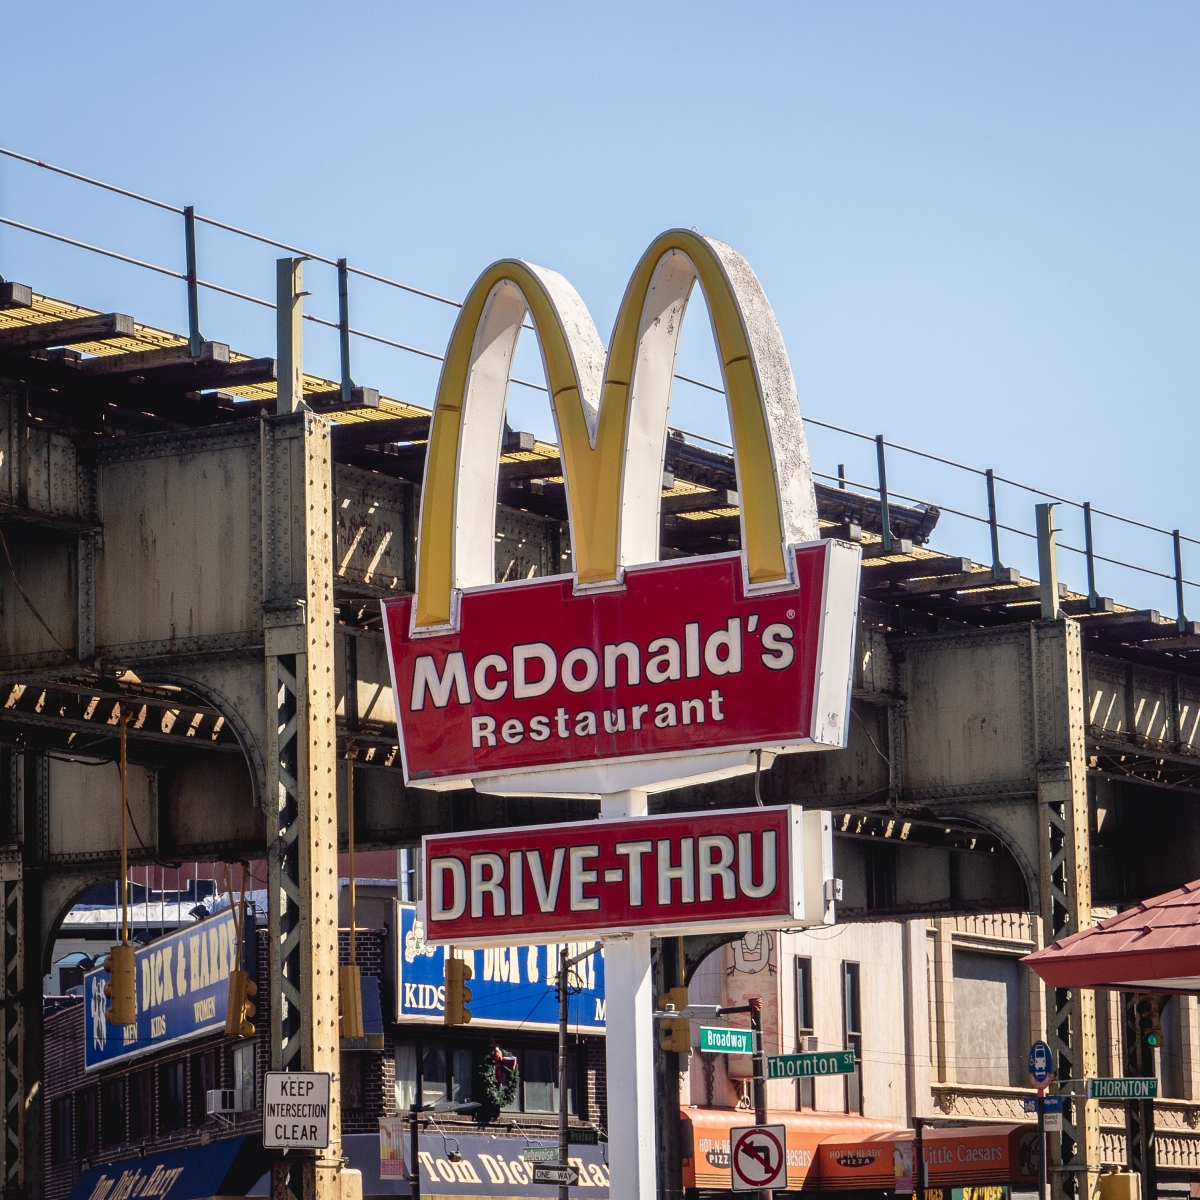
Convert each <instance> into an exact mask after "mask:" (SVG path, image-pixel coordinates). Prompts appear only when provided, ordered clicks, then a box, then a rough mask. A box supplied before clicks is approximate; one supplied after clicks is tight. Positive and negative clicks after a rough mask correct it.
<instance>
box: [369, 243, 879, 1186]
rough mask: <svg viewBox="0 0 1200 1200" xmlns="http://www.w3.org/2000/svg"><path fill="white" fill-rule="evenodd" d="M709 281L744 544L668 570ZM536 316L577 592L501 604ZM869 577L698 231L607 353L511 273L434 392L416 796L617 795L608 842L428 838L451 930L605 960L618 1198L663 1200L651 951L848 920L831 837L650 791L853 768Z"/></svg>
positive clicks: (400, 691) (570, 309) (758, 301)
mask: <svg viewBox="0 0 1200 1200" xmlns="http://www.w3.org/2000/svg"><path fill="white" fill-rule="evenodd" d="M697 283H699V284H700V288H701V290H702V292H703V293H704V297H705V300H706V301H707V307H708V314H709V317H710V321H711V325H712V332H713V338H714V341H715V343H716V349H717V355H718V359H719V361H720V364H721V373H722V378H723V382H724V390H725V395H726V400H727V403H728V409H729V419H730V429H731V431H732V435H733V442H734V456H735V459H736V463H737V478H738V500H737V508H738V524H739V528H740V542H739V546H740V548H739V549H738V550H737V551H736V552H733V553H724V554H720V555H714V556H708V557H698V558H693V559H688V560H675V561H672V562H660V561H659V542H660V531H661V508H662V504H661V500H662V490H663V488H662V484H663V464H664V461H665V453H666V446H667V439H668V436H669V431H668V412H669V406H670V398H671V386H672V380H673V378H674V369H675V356H676V352H677V350H678V345H679V335H680V330H681V327H682V321H683V317H684V314H685V311H686V308H687V302H688V298H689V297H690V295H691V292H692V289H693V287H694V286H695V285H696V284H697ZM527 318H529V319H530V320H531V321H532V325H533V328H534V330H535V331H536V333H537V338H538V345H539V348H540V350H541V353H542V362H543V365H544V367H545V371H546V381H547V384H548V389H547V390H548V393H549V396H550V402H551V407H552V409H553V413H554V420H555V424H556V427H557V431H558V444H559V451H560V455H561V476H562V484H561V486H562V488H563V491H564V494H565V499H566V504H567V511H568V516H569V519H570V547H571V550H570V566H571V570H570V574H569V575H560V576H554V577H550V578H541V579H527V580H516V581H500V582H497V581H496V578H495V542H496V536H495V535H496V500H497V487H498V480H499V471H498V459H499V458H500V453H501V447H502V444H503V438H504V430H505V412H506V405H507V392H508V384H509V378H510V373H511V368H512V362H513V354H514V352H515V350H516V345H517V340H518V338H519V337H520V335H521V330H522V328H523V327H524V325H525V322H526V319H527ZM551 486H555V487H556V486H559V485H557V484H551ZM859 565H860V551H859V547H858V546H856V545H853V544H851V543H849V542H845V541H840V540H837V539H828V540H823V539H822V538H821V530H820V528H819V526H818V522H817V506H816V494H815V492H814V489H813V481H812V471H811V468H810V466H809V460H808V446H807V442H806V440H805V436H804V425H803V421H802V419H801V414H800V406H799V403H798V401H797V399H796V389H795V384H794V382H793V379H792V371H791V366H790V365H789V363H788V359H787V352H786V350H785V349H784V345H783V338H782V336H781V334H780V331H779V326H778V324H777V322H776V320H775V316H774V314H773V313H772V311H771V306H770V304H769V303H768V301H767V298H766V295H765V294H764V293H763V290H762V287H761V285H760V284H759V282H758V279H757V278H756V276H755V275H754V272H753V271H752V270H751V269H750V266H749V264H748V263H747V262H746V261H745V259H743V258H742V257H741V255H739V254H738V253H737V252H736V251H734V250H733V249H732V248H731V247H729V246H726V245H724V244H723V243H721V242H718V241H715V240H714V239H712V238H707V237H704V236H702V235H701V234H699V233H697V232H695V231H689V230H683V229H674V230H670V231H668V232H667V233H664V234H662V235H661V236H660V237H658V238H657V239H656V240H655V241H654V243H653V244H652V245H651V246H650V248H649V249H648V250H647V251H646V253H645V255H643V257H642V259H641V261H640V262H639V263H638V265H637V268H636V269H635V271H634V273H633V277H632V278H631V280H630V282H629V286H628V288H627V289H626V292H625V296H624V299H623V300H622V302H621V306H620V309H619V310H618V313H617V318H616V321H615V323H614V327H613V335H612V340H611V342H610V343H609V349H608V353H607V354H606V353H605V351H604V347H603V345H602V344H601V342H600V338H599V335H598V333H597V332H596V327H595V324H594V323H593V321H592V319H591V317H590V315H589V314H588V311H587V309H586V308H585V307H584V305H583V302H582V300H581V299H580V298H579V295H578V294H577V293H576V292H575V290H574V289H573V288H572V287H571V285H570V284H569V283H568V282H567V281H566V280H565V279H563V278H562V276H560V275H557V274H555V273H554V272H553V271H547V270H545V269H543V268H541V267H535V266H532V265H531V264H529V263H526V262H521V261H517V260H506V261H502V262H497V263H494V264H493V265H492V266H491V267H489V268H488V269H487V270H486V271H484V272H483V274H482V275H481V276H480V277H479V279H478V280H477V281H476V282H475V284H474V286H473V287H472V288H471V290H470V292H469V293H468V294H467V297H466V299H465V300H464V302H463V305H462V308H461V310H460V312H459V316H458V320H457V321H456V323H455V326H454V332H453V333H452V334H451V337H450V344H449V346H448V347H447V350H446V356H445V359H444V361H443V366H442V373H441V378H440V380H439V382H438V391H437V400H436V403H435V405H434V410H433V417H432V421H431V424H430V432H429V442H428V448H427V450H426V456H425V470H424V475H423V481H422V485H421V515H420V522H419V529H418V538H417V555H416V572H415V587H414V589H413V595H412V597H411V598H407V597H406V598H403V599H395V600H385V601H384V602H383V617H384V630H385V637H386V643H387V648H388V657H389V663H390V667H391V677H392V689H393V690H392V694H393V697H394V701H395V711H396V723H397V727H398V731H399V740H400V754H401V760H402V762H403V766H404V774H405V779H406V780H407V782H409V783H410V784H412V785H414V786H417V787H424V788H434V789H443V788H457V787H464V786H466V785H472V786H474V787H475V789H476V790H477V791H481V792H491V793H496V794H502V795H545V796H560V797H577V796H585V797H599V798H600V801H601V803H600V816H601V820H600V821H598V822H588V823H587V824H586V826H585V825H582V824H572V825H562V826H555V827H553V828H551V827H543V828H534V829H519V828H518V829H505V830H502V831H498V832H489V833H470V832H467V833H461V832H460V833H456V834H455V835H453V837H444V838H427V839H426V842H425V851H426V858H425V862H426V905H427V909H426V937H427V940H428V941H430V942H432V943H439V944H450V943H455V944H462V945H486V944H489V943H490V944H513V943H517V942H522V941H548V940H553V939H561V940H572V939H574V938H575V937H577V936H585V935H598V936H601V937H604V939H605V964H604V968H605V983H606V992H607V995H606V1006H607V1024H608V1028H609V1036H608V1038H607V1039H606V1054H607V1068H608V1069H607V1079H608V1090H609V1103H608V1114H609V1142H610V1144H612V1145H614V1146H618V1147H620V1154H619V1155H617V1156H615V1157H614V1158H613V1161H612V1185H611V1190H612V1195H614V1196H620V1197H621V1200H652V1197H653V1196H654V1194H655V1175H656V1156H655V1147H654V1086H653V1063H654V1059H653V1044H654V1020H653V1012H654V996H653V987H652V982H653V981H652V977H651V972H650V938H651V934H652V933H655V932H663V933H666V932H670V933H673V934H682V933H685V932H687V931H688V930H689V929H693V928H695V929H709V930H713V929H728V930H731V931H736V930H739V929H750V928H755V927H761V926H763V925H765V926H766V927H768V928H781V927H787V926H795V925H801V924H822V923H829V922H832V920H833V917H834V914H833V904H832V895H833V892H832V889H830V890H826V889H825V886H824V885H825V882H826V880H827V879H831V878H832V850H831V845H832V839H831V835H830V824H829V817H828V814H821V813H815V814H808V813H805V814H803V815H801V814H800V813H799V810H796V809H793V808H792V807H791V806H784V807H782V808H778V809H759V810H757V811H756V812H754V811H752V812H750V813H746V812H732V813H731V812H725V813H720V814H715V813H705V814H695V813H693V814H688V815H687V816H686V817H682V816H681V817H679V818H658V819H656V820H650V819H649V814H648V802H647V794H648V793H649V792H654V791H662V790H666V789H668V788H672V787H678V786H679V785H681V784H683V783H685V782H693V783H695V782H701V781H704V780H712V779H720V778H725V777H727V776H730V775H737V774H745V773H748V772H750V771H755V770H758V769H760V768H769V767H770V765H771V763H772V761H773V759H774V757H775V755H777V754H780V753H785V752H797V751H805V750H821V749H834V748H841V747H843V746H845V744H846V741H847V735H848V727H849V720H850V689H851V680H852V677H853V659H854V638H855V632H856V627H857V613H858V578H859ZM614 1031H619V1032H618V1033H616V1034H614ZM768 1132H769V1131H765V1130H764V1131H763V1133H762V1134H761V1135H756V1136H755V1137H752V1138H751V1139H750V1140H748V1141H747V1142H746V1148H745V1151H744V1155H743V1157H744V1158H745V1159H746V1164H747V1165H746V1170H747V1172H748V1173H749V1174H751V1175H752V1174H754V1172H755V1171H756V1170H757V1171H758V1172H759V1174H760V1175H761V1174H767V1175H770V1173H771V1170H772V1168H773V1167H774V1168H776V1170H775V1174H778V1173H780V1172H781V1171H782V1170H783V1161H782V1160H783V1153H782V1141H781V1140H780V1142H779V1146H780V1152H779V1154H778V1156H777V1158H778V1162H776V1157H775V1156H773V1152H772V1150H771V1149H770V1139H769V1137H768ZM759 1136H761V1137H762V1138H764V1139H766V1140H765V1141H762V1142H761V1143H760V1141H759V1140H758V1138H759ZM755 1161H757V1162H758V1163H759V1166H758V1167H757V1168H755V1166H754V1165H753V1164H754V1162H755ZM772 1178H774V1176H772ZM735 1186H736V1185H735ZM754 1186H757V1187H764V1186H767V1187H769V1186H770V1180H767V1181H766V1182H764V1181H763V1180H762V1179H759V1180H758V1182H757V1183H756V1184H755V1185H754Z"/></svg>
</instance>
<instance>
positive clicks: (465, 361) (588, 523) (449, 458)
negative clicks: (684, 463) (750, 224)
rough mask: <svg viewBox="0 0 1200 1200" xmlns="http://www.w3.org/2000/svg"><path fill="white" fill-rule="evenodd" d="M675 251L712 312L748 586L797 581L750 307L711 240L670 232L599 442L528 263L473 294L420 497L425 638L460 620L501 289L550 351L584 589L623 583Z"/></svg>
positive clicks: (625, 322)
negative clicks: (470, 452) (666, 267)
mask: <svg viewBox="0 0 1200 1200" xmlns="http://www.w3.org/2000/svg"><path fill="white" fill-rule="evenodd" d="M674 251H679V252H682V253H683V254H686V255H687V257H688V258H689V260H690V261H691V263H692V265H693V267H694V269H695V272H696V276H697V279H698V281H699V283H700V287H701V289H702V290H703V292H704V296H705V299H706V300H707V302H708V306H709V311H710V312H711V314H712V324H713V332H714V335H715V339H716V343H717V351H718V354H719V355H720V359H721V367H722V371H723V373H724V376H725V386H726V391H727V394H728V398H729V411H730V418H731V424H732V428H733V438H734V444H735V447H736V450H737V456H738V487H739V494H740V499H741V503H742V509H743V512H744V535H743V547H744V550H745V554H746V559H747V568H748V572H749V578H750V581H751V582H752V583H769V582H773V581H776V580H782V579H785V578H786V577H787V565H786V561H785V557H784V555H785V549H784V546H783V514H782V507H781V504H780V497H779V489H778V483H777V479H776V472H775V456H774V454H773V452H772V447H771V439H770V434H769V432H768V428H767V417H766V411H765V406H764V400H763V395H762V389H761V386H760V384H759V380H758V376H757V373H756V371H755V368H754V359H753V353H752V349H751V345H750V335H749V332H748V330H747V328H746V324H745V320H744V316H743V313H742V310H741V307H740V305H739V304H738V301H737V297H736V296H735V295H734V292H733V288H732V287H731V285H730V283H729V280H728V279H727V277H726V275H725V271H724V269H723V267H722V265H721V263H720V261H719V259H718V258H717V256H716V253H715V252H714V250H713V249H712V247H711V246H710V245H709V244H708V242H707V241H705V239H704V238H702V237H700V236H699V235H697V234H693V233H689V232H687V231H684V230H671V231H669V232H668V233H664V234H662V235H661V236H660V237H658V238H657V239H656V240H655V241H654V242H653V243H652V244H651V246H650V247H649V249H648V250H647V251H646V252H645V254H644V255H643V256H642V259H641V261H640V262H639V263H638V265H637V267H636V269H635V270H634V273H633V276H632V278H631V279H630V282H629V285H628V287H627V288H626V291H625V296H624V298H623V300H622V302H621V308H620V311H619V312H618V315H617V320H616V324H615V326H614V330H613V337H612V342H611V345H610V348H609V353H608V357H607V359H606V362H605V369H604V380H603V384H602V387H601V398H600V411H599V413H598V415H597V419H596V429H595V434H594V436H593V435H592V433H591V432H590V431H589V429H588V422H587V419H586V416H585V413H584V407H583V404H582V400H581V396H580V384H579V380H578V378H577V376H576V372H575V365H574V361H573V359H572V356H571V351H570V347H569V345H568V341H567V337H566V334H565V332H564V330H563V327H562V318H561V314H560V313H559V311H558V308H557V306H556V305H555V303H554V301H553V299H552V298H551V296H550V295H549V294H548V293H547V291H546V290H545V288H544V287H543V285H542V282H541V280H540V279H539V278H538V276H537V275H536V273H535V272H533V271H531V270H530V269H529V267H528V266H527V265H526V264H525V263H523V262H520V261H519V260H503V261H501V262H497V263H494V264H493V265H492V266H490V267H489V268H488V269H487V270H486V271H484V272H483V274H482V275H481V276H480V277H479V279H478V280H477V281H476V282H475V284H474V286H473V287H472V288H471V291H470V293H469V294H468V296H467V298H466V301H465V302H464V304H463V307H462V311H461V312H460V314H459V318H458V321H457V322H456V323H455V326H454V331H453V333H452V334H451V337H450V345H449V346H448V347H447V350H446V358H445V362H444V365H443V368H442V377H441V380H440V381H439V384H438V393H437V403H436V405H435V407H434V414H433V422H432V426H431V429H430V444H429V450H428V455H427V458H426V466H425V481H424V487H423V490H422V496H421V518H420V530H421V537H420V551H419V557H418V563H417V588H416V600H415V604H416V614H415V623H416V625H417V627H418V628H428V627H432V626H438V625H445V624H448V623H449V621H450V619H451V605H452V596H453V589H454V530H455V527H456V521H455V516H456V506H457V503H458V479H459V470H458V465H459V459H460V453H461V441H462V431H463V413H464V404H465V400H466V392H467V386H468V383H469V378H470V370H471V362H472V352H473V347H474V343H475V337H476V333H477V331H478V329H479V325H480V322H481V321H482V319H483V315H484V311H485V307H486V304H487V301H488V298H489V296H490V295H491V294H492V291H493V290H494V289H495V288H496V287H497V286H498V285H499V284H501V283H505V282H509V283H512V284H514V285H515V286H516V287H518V288H519V289H520V290H521V293H522V295H523V296H524V298H525V302H526V304H527V305H528V307H529V313H530V317H531V319H532V322H533V326H534V328H535V329H536V331H537V334H538V337H539V339H540V341H541V346H542V355H543V359H544V362H545V367H546V375H547V383H548V385H549V391H550V400H551V403H552V405H553V406H554V413H555V417H556V420H557V424H558V432H559V437H560V440H561V443H562V447H561V452H562V460H563V467H564V475H565V477H566V483H567V498H568V505H569V515H570V523H571V544H572V548H573V551H574V555H575V574H576V579H577V580H578V582H579V583H581V584H584V585H587V584H603V583H608V582H611V581H615V580H616V579H617V578H618V577H619V570H620V544H619V539H620V526H621V495H622V485H623V478H622V476H623V472H624V469H625V444H626V436H627V429H628V422H629V406H630V388H631V384H632V380H633V371H634V366H635V362H636V357H637V353H638V345H639V329H640V324H641V319H642V310H643V307H644V305H645V302H646V298H647V295H648V293H649V290H650V286H651V283H652V281H653V279H654V274H655V271H656V270H657V268H658V265H659V263H660V262H661V261H662V260H663V258H664V257H665V256H666V255H668V254H670V253H672V252H674Z"/></svg>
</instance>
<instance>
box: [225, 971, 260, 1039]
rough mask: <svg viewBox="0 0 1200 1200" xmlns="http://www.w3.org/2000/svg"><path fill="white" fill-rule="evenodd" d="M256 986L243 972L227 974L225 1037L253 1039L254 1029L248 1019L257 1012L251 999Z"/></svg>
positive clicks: (255, 991)
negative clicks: (227, 992)
mask: <svg viewBox="0 0 1200 1200" xmlns="http://www.w3.org/2000/svg"><path fill="white" fill-rule="evenodd" d="M257 995H258V985H257V984H256V983H255V982H254V980H253V979H251V978H250V976H249V975H248V974H247V973H246V972H245V971H230V972H229V997H228V1001H227V1002H226V1006H225V1036H226V1037H244V1038H248V1037H253V1036H254V1034H255V1032H256V1029H255V1025H254V1022H253V1021H252V1020H251V1019H250V1018H251V1017H253V1016H254V1014H255V1013H256V1012H257V1011H258V1006H257V1005H256V1004H255V1003H254V1000H253V997H255V996H257Z"/></svg>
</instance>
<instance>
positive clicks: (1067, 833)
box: [1029, 619, 1100, 1200]
mask: <svg viewBox="0 0 1200 1200" xmlns="http://www.w3.org/2000/svg"><path fill="white" fill-rule="evenodd" d="M1029 637H1030V656H1031V666H1032V671H1033V729H1034V742H1035V749H1036V758H1037V789H1038V810H1039V816H1040V826H1041V837H1040V860H1041V861H1040V864H1039V866H1040V870H1039V872H1038V875H1039V878H1040V881H1041V911H1042V924H1043V928H1044V933H1045V940H1046V944H1047V945H1048V944H1049V943H1050V942H1052V941H1054V940H1055V939H1057V938H1061V937H1066V936H1068V935H1069V934H1072V933H1075V932H1077V931H1078V930H1080V929H1085V928H1087V927H1088V925H1089V924H1090V923H1091V916H1092V887H1091V857H1090V848H1089V842H1088V794H1087V754H1086V749H1085V743H1084V727H1085V711H1084V679H1083V653H1082V648H1081V643H1080V636H1079V626H1078V624H1077V623H1076V622H1074V621H1071V620H1067V619H1058V620H1051V621H1035V622H1033V623H1031V625H1030V627H1029ZM1047 1008H1048V1013H1049V1022H1048V1024H1049V1029H1048V1030H1047V1041H1048V1042H1049V1044H1050V1048H1051V1050H1052V1051H1053V1053H1054V1060H1055V1068H1056V1073H1057V1077H1058V1078H1059V1079H1060V1080H1062V1079H1071V1080H1078V1079H1082V1078H1086V1077H1088V1076H1092V1075H1095V1074H1096V1006H1095V993H1094V992H1093V991H1090V990H1087V989H1076V988H1056V989H1054V990H1053V995H1052V997H1051V1003H1050V1004H1049V1005H1048V1006H1047ZM1068 1094H1069V1093H1068ZM1059 1145H1060V1157H1059V1162H1058V1163H1055V1164H1052V1167H1051V1171H1052V1175H1051V1178H1052V1179H1053V1181H1054V1183H1053V1186H1054V1195H1055V1196H1056V1197H1063V1196H1070V1197H1079V1200H1091V1198H1092V1197H1094V1196H1096V1195H1097V1194H1098V1189H1099V1179H1100V1109H1099V1104H1098V1102H1097V1101H1095V1100H1083V1099H1082V1098H1074V1099H1068V1100H1067V1101H1066V1103H1065V1105H1064V1111H1063V1132H1062V1137H1061V1139H1060V1142H1059Z"/></svg>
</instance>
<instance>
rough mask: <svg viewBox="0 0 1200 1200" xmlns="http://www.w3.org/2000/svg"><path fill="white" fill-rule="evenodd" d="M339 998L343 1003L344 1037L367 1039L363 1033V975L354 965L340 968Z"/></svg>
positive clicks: (341, 1005) (349, 964) (350, 964)
mask: <svg viewBox="0 0 1200 1200" xmlns="http://www.w3.org/2000/svg"><path fill="white" fill-rule="evenodd" d="M338 982H339V984H340V985H341V986H340V988H339V989H338V997H339V999H340V1001H341V1004H340V1007H341V1010H342V1011H341V1021H342V1037H344V1038H360V1037H366V1034H365V1033H364V1032H363V1011H362V973H361V972H360V971H359V969H358V967H357V965H356V964H354V963H347V964H345V965H344V966H341V967H339V968H338Z"/></svg>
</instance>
